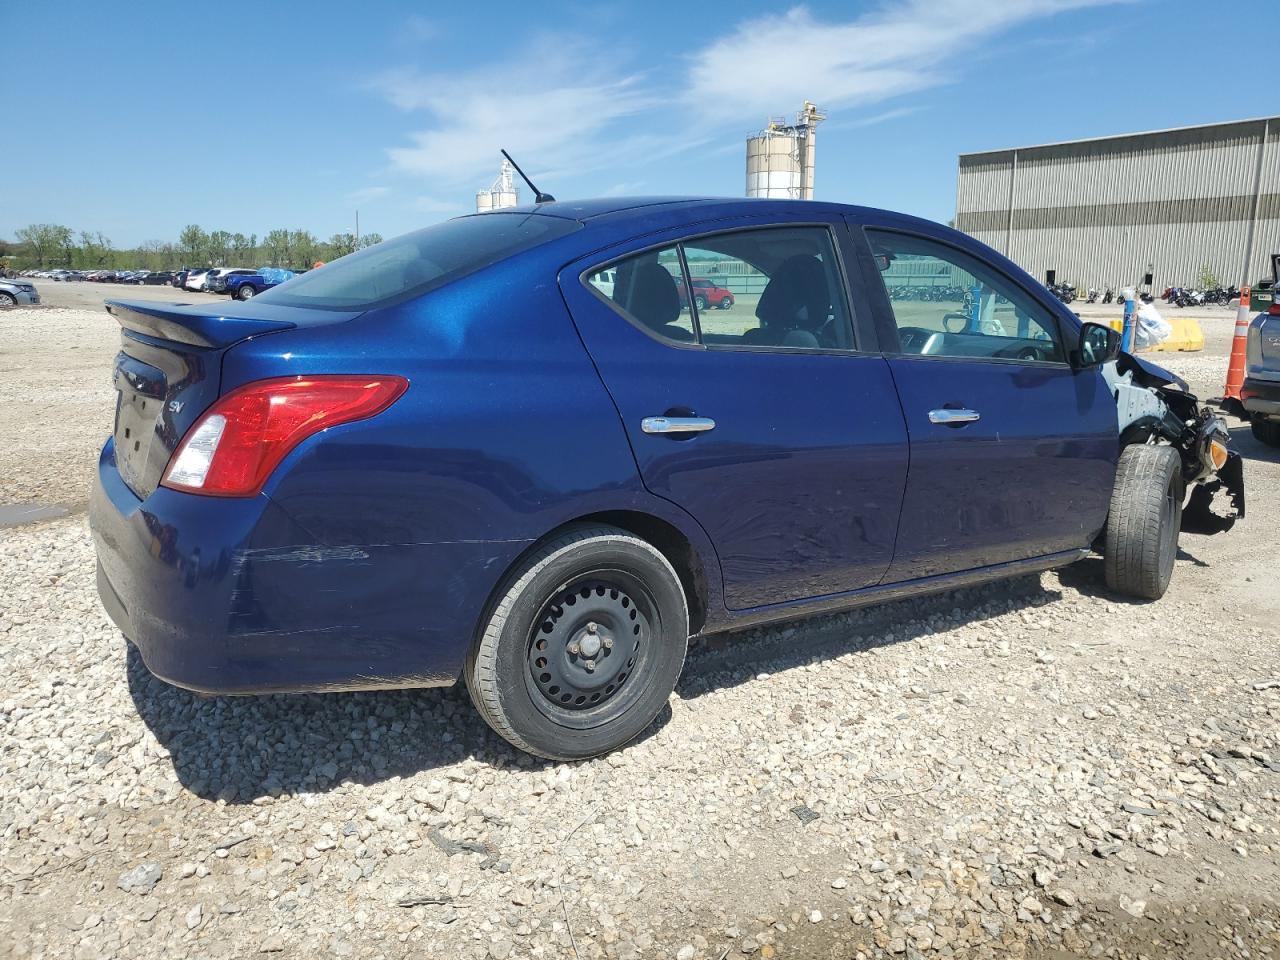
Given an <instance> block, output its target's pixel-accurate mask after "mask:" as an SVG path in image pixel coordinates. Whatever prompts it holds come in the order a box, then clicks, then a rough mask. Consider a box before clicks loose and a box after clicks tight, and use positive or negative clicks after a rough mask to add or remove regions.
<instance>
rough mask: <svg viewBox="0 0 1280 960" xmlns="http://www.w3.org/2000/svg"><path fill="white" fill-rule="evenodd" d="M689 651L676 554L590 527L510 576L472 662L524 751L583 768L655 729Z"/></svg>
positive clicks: (569, 533)
mask: <svg viewBox="0 0 1280 960" xmlns="http://www.w3.org/2000/svg"><path fill="white" fill-rule="evenodd" d="M589 641H590V642H591V644H592V647H591V649H592V650H593V651H594V652H593V653H590V654H587V653H584V652H583V651H584V650H586V649H587V644H588V642H589ZM688 644H689V611H688V606H687V604H686V601H685V595H684V590H683V589H682V587H681V585H680V578H679V577H678V576H677V575H676V572H675V570H674V569H672V567H671V564H670V563H669V562H668V561H667V559H666V557H664V556H663V555H662V554H661V553H659V552H658V551H657V550H656V549H654V548H653V547H652V546H651V545H650V544H648V543H646V542H645V541H644V540H641V539H640V538H639V537H636V536H634V535H633V534H630V533H628V532H626V531H625V530H619V529H617V528H616V527H609V526H604V525H598V524H590V525H588V524H583V525H578V526H573V527H569V528H567V529H566V530H565V532H564V533H562V534H561V535H560V536H558V537H556V538H555V539H554V540H551V541H550V542H548V543H546V544H545V545H543V546H542V547H539V548H538V549H537V550H535V551H534V552H533V553H532V554H531V555H530V556H529V557H527V558H526V559H525V560H524V561H523V562H522V563H521V564H520V565H519V566H518V567H517V568H516V569H515V570H514V571H513V572H512V573H511V574H510V575H509V576H508V577H507V579H506V581H505V585H504V586H503V587H502V588H501V592H500V594H499V595H498V599H497V602H496V603H495V605H494V606H493V608H492V610H491V612H490V614H489V616H488V620H487V622H486V623H485V624H483V627H482V631H481V633H480V636H479V637H478V638H477V639H476V642H475V643H474V645H473V646H472V650H471V653H470V655H469V656H468V657H467V663H466V668H465V676H466V681H467V688H468V690H469V691H470V692H471V699H472V702H474V703H475V705H476V709H477V710H478V711H479V712H480V715H481V716H482V717H483V718H484V719H485V722H486V723H488V724H489V726H491V727H493V729H494V730H495V731H497V733H498V734H499V735H501V736H502V737H503V738H505V739H506V740H507V741H509V742H510V743H511V744H512V745H513V746H515V747H517V748H519V749H521V750H524V751H525V752H527V753H531V754H534V755H535V756H539V757H545V758H547V759H549V760H580V759H583V758H586V757H594V756H598V755H600V754H602V753H608V752H609V751H611V750H615V749H617V748H618V747H621V746H623V745H625V744H627V743H630V742H631V741H632V740H634V739H635V738H636V737H637V736H639V735H640V733H641V732H642V731H643V730H644V729H645V728H646V727H647V726H648V725H649V724H650V723H652V722H653V719H654V718H655V717H656V716H657V715H658V713H659V712H660V711H661V710H662V708H663V706H664V705H665V704H666V702H667V698H668V697H669V696H670V695H671V691H672V690H673V689H674V688H675V683H676V680H677V678H679V676H680V670H681V669H682V668H683V666H684V657H685V651H686V650H687V648H688ZM614 658H617V659H616V660H615V659H614ZM588 660H590V662H591V664H592V667H593V668H594V669H591V670H590V672H588V667H587V664H588ZM597 664H598V665H597ZM562 684H563V686H562Z"/></svg>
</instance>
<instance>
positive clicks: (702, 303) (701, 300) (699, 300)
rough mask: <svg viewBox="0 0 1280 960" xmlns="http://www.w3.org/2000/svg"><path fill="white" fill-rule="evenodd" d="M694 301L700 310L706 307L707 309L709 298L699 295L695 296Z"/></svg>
mask: <svg viewBox="0 0 1280 960" xmlns="http://www.w3.org/2000/svg"><path fill="white" fill-rule="evenodd" d="M693 302H694V305H695V306H697V308H698V309H699V310H705V309H707V298H706V297H703V296H697V297H694V298H693Z"/></svg>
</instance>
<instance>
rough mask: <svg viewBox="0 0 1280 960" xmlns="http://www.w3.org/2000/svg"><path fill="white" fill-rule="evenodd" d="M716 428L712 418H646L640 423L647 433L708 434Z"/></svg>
mask: <svg viewBox="0 0 1280 960" xmlns="http://www.w3.org/2000/svg"><path fill="white" fill-rule="evenodd" d="M715 428H716V422H715V421H714V420H712V419H711V418H710V417H645V418H644V419H643V420H641V421H640V429H641V430H643V431H644V432H645V433H706V432H707V431H708V430H714V429H715Z"/></svg>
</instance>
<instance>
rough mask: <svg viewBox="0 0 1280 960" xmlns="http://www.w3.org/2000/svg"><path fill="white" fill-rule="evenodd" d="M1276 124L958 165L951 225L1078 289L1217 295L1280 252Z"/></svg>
mask: <svg viewBox="0 0 1280 960" xmlns="http://www.w3.org/2000/svg"><path fill="white" fill-rule="evenodd" d="M1277 140H1280V117H1270V118H1266V119H1261V120H1242V121H1239V122H1235V123H1215V124H1209V125H1207V126H1200V127H1182V128H1179V129H1175V130H1157V131H1154V132H1152V133H1135V134H1128V135H1124V136H1118V137H1100V138H1098V139H1096V140H1073V141H1068V142H1065V143H1049V144H1044V145H1042V146H1038V147H1018V148H1016V149H1012V150H993V151H988V152H986V153H966V154H962V155H961V156H960V170H959V175H958V183H957V188H956V226H957V227H958V228H959V229H960V230H963V231H964V232H966V233H968V234H971V235H972V236H974V237H976V238H978V239H979V240H981V241H982V242H984V243H986V244H988V245H990V246H992V247H995V248H996V249H997V250H999V251H1001V252H1002V253H1005V254H1006V255H1008V256H1009V257H1010V258H1011V259H1013V260H1014V261H1016V262H1017V263H1019V264H1020V265H1021V266H1023V267H1024V268H1026V269H1027V270H1028V271H1030V272H1031V273H1032V274H1034V275H1035V276H1037V277H1039V278H1041V279H1043V278H1044V275H1045V271H1047V270H1056V271H1057V279H1058V280H1059V281H1066V282H1068V283H1074V284H1077V285H1079V286H1083V287H1089V286H1095V287H1104V286H1108V285H1110V286H1115V287H1117V288H1119V287H1120V286H1124V285H1127V284H1137V283H1140V282H1141V281H1142V278H1143V274H1144V273H1146V272H1147V269H1148V265H1150V268H1151V271H1152V273H1153V274H1154V283H1153V286H1154V287H1155V289H1156V290H1162V289H1164V287H1166V286H1170V285H1194V284H1196V282H1197V280H1198V278H1199V276H1200V273H1201V271H1202V269H1203V268H1204V267H1205V266H1208V268H1209V269H1210V270H1211V271H1212V272H1213V273H1214V274H1215V275H1216V276H1217V278H1218V280H1219V282H1221V283H1222V284H1224V285H1225V284H1231V283H1244V282H1248V283H1253V282H1255V281H1256V280H1258V279H1259V278H1260V277H1264V276H1270V273H1271V269H1270V259H1269V254H1271V253H1280V143H1277Z"/></svg>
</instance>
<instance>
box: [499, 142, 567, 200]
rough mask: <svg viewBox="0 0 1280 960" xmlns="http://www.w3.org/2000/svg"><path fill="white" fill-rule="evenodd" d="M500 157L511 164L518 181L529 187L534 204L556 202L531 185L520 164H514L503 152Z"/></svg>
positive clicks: (509, 155)
mask: <svg viewBox="0 0 1280 960" xmlns="http://www.w3.org/2000/svg"><path fill="white" fill-rule="evenodd" d="M499 149H501V148H499ZM502 155H503V156H504V157H506V158H507V162H508V163H509V164H511V165H512V166H513V167H515V168H516V173H518V174H520V179H521V180H523V181H524V182H525V183H527V184H528V185H529V189H530V190H532V191H533V202H534V203H555V202H556V198H555V197H553V196H552V195H551V194H549V193H543V192H542V191H541V190H539V189H538V188H537V187H535V186H534V185H533V181H532V180H530V179H529V178H528V176H526V175H525V172H524V171H523V170H521V169H520V164H518V163H516V162H515V161H514V160H512V159H511V154H509V153H507V151H505V150H503V151H502Z"/></svg>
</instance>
